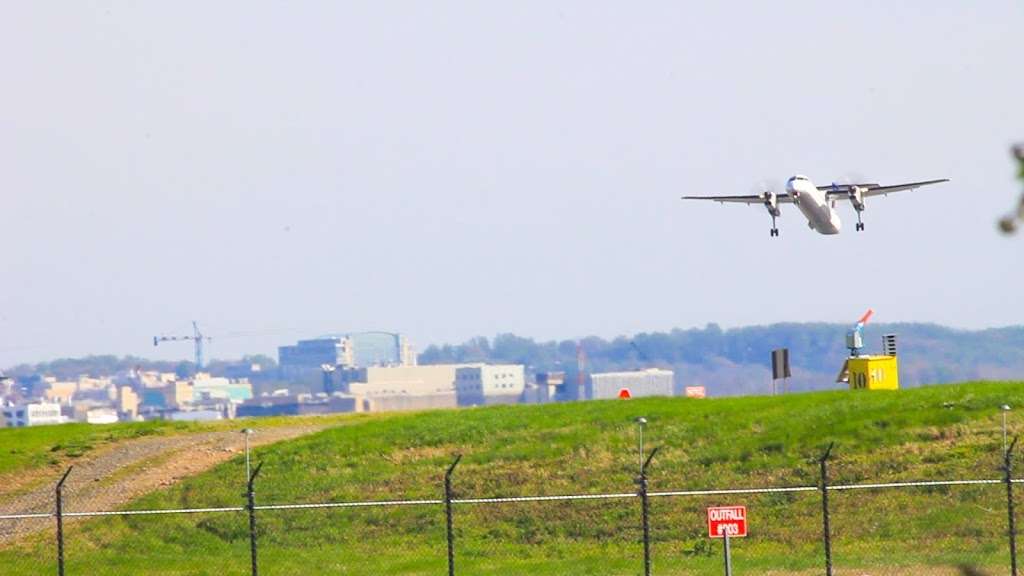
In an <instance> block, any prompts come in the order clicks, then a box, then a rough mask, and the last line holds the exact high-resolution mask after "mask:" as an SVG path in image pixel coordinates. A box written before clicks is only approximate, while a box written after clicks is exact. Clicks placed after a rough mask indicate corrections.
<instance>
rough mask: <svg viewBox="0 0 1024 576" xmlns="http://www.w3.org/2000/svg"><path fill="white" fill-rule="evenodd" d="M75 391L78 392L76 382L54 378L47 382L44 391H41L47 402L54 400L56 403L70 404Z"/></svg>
mask: <svg viewBox="0 0 1024 576" xmlns="http://www.w3.org/2000/svg"><path fill="white" fill-rule="evenodd" d="M76 392H78V383H77V382H58V381H56V380H54V381H52V382H49V383H48V387H47V388H46V391H45V392H43V398H45V399H46V400H47V401H48V402H55V403H57V404H71V401H72V400H74V396H75V393H76Z"/></svg>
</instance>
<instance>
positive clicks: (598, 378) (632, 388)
mask: <svg viewBox="0 0 1024 576" xmlns="http://www.w3.org/2000/svg"><path fill="white" fill-rule="evenodd" d="M623 388H626V389H628V390H629V395H630V397H632V398H639V397H643V396H672V395H673V394H674V393H675V374H674V373H673V372H672V371H671V370H662V369H660V368H648V369H647V370H635V371H632V372H604V373H598V374H591V375H590V385H589V386H588V390H587V398H588V399H590V400H603V399H608V398H618V397H619V391H620V390H622V389H623Z"/></svg>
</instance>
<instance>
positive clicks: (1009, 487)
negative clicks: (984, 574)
mask: <svg viewBox="0 0 1024 576" xmlns="http://www.w3.org/2000/svg"><path fill="white" fill-rule="evenodd" d="M1016 446H1017V438H1016V437H1014V439H1013V442H1012V443H1011V444H1010V447H1009V448H1007V449H1006V451H1005V452H1003V473H1004V474H1005V475H1004V477H1003V480H1004V481H1005V482H1006V516H1007V520H1008V522H1009V532H1010V574H1012V575H1013V576H1017V520H1016V518H1014V516H1015V514H1014V511H1013V449H1014V448H1015V447H1016Z"/></svg>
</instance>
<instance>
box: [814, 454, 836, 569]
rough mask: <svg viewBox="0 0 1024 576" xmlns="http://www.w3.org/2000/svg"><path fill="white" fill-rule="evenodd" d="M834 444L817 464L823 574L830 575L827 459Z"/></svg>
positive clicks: (830, 549)
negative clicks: (819, 490)
mask: <svg viewBox="0 0 1024 576" xmlns="http://www.w3.org/2000/svg"><path fill="white" fill-rule="evenodd" d="M835 445H836V443H835V442H832V443H831V444H829V445H828V448H826V449H825V453H824V454H822V455H821V459H820V460H818V464H819V465H820V466H821V531H822V540H823V542H824V545H825V574H826V575H827V576H832V529H831V527H830V526H829V510H828V459H829V456H831V455H832V448H833V447H834V446H835Z"/></svg>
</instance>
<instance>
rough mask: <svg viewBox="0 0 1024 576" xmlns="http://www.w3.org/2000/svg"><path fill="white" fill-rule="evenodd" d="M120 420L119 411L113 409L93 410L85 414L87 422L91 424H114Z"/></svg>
mask: <svg viewBox="0 0 1024 576" xmlns="http://www.w3.org/2000/svg"><path fill="white" fill-rule="evenodd" d="M118 420H120V418H118V416H117V410H114V409H113V408H93V409H91V410H88V411H86V413H85V421H86V422H88V423H89V424H114V423H116V422H117V421H118Z"/></svg>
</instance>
